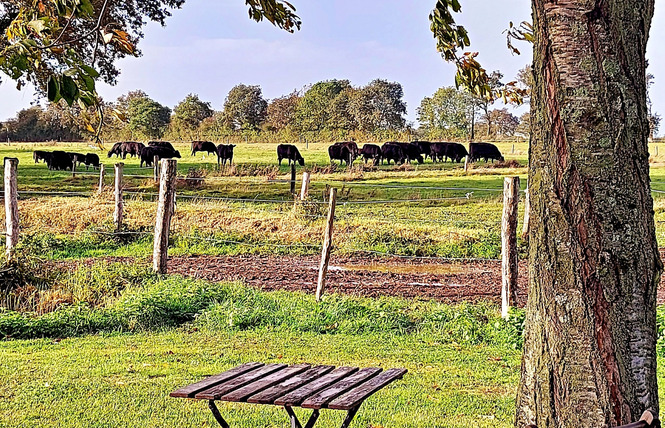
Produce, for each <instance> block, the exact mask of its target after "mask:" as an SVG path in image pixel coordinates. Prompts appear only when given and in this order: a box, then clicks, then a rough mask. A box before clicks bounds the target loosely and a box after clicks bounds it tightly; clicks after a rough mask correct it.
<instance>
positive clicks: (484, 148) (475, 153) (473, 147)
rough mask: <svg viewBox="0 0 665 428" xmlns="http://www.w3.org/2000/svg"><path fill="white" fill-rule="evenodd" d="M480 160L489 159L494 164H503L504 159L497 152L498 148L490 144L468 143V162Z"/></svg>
mask: <svg viewBox="0 0 665 428" xmlns="http://www.w3.org/2000/svg"><path fill="white" fill-rule="evenodd" d="M480 159H485V162H487V161H488V160H489V159H491V160H492V162H494V161H495V160H499V161H501V162H503V161H504V160H505V159H504V158H503V155H502V154H501V152H500V151H499V148H498V147H497V146H495V145H494V144H491V143H469V162H475V161H477V160H480Z"/></svg>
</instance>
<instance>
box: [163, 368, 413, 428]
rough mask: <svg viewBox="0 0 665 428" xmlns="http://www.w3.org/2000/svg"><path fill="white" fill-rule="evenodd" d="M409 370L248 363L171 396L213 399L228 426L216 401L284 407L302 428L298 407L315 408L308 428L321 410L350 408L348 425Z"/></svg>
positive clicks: (211, 405)
mask: <svg viewBox="0 0 665 428" xmlns="http://www.w3.org/2000/svg"><path fill="white" fill-rule="evenodd" d="M406 372H407V370H406V369H390V370H385V371H383V370H382V369H380V368H375V367H369V368H363V369H361V368H358V367H337V368H335V367H334V366H310V365H309V364H295V365H291V366H288V365H286V364H263V363H246V364H242V365H239V366H237V367H234V368H232V369H230V370H227V371H225V372H224V373H220V374H218V375H214V376H210V377H208V378H206V379H204V380H202V381H200V382H197V383H193V384H191V385H187V386H185V387H184V388H180V389H178V390H177V391H173V392H172V393H171V394H170V395H171V397H178V398H193V399H197V400H208V407H209V408H210V410H211V411H212V414H213V416H214V417H215V419H216V420H217V422H218V423H219V424H220V425H221V426H222V427H224V428H229V424H228V423H226V421H225V420H224V418H222V415H221V414H220V413H219V410H218V409H217V406H216V405H215V400H219V401H230V402H238V403H255V404H269V405H276V406H283V407H284V409H285V410H286V412H287V413H288V414H289V417H290V418H291V427H292V428H302V425H301V424H300V421H299V420H298V417H297V416H296V414H295V413H294V412H293V407H302V408H306V409H313V412H312V415H311V416H310V418H309V420H308V421H307V423H306V424H305V428H312V427H313V426H314V424H315V423H316V420H317V419H318V417H319V411H320V409H334V410H346V411H347V415H346V418H345V419H344V423H343V424H342V428H347V427H348V426H349V424H350V423H351V421H352V420H353V418H354V417H355V415H356V413H357V412H358V409H359V408H360V405H361V404H362V403H363V401H365V400H366V399H367V398H368V397H370V396H371V395H372V394H374V393H375V392H377V391H378V390H380V389H381V388H383V387H385V386H386V385H388V384H390V383H391V382H393V381H394V380H396V379H401V378H402V376H404V374H405V373H406Z"/></svg>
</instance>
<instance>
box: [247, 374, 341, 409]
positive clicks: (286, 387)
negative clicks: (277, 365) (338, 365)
mask: <svg viewBox="0 0 665 428" xmlns="http://www.w3.org/2000/svg"><path fill="white" fill-rule="evenodd" d="M334 368H335V367H334V366H316V367H312V368H311V369H309V370H307V371H306V372H303V373H300V374H299V375H297V376H294V377H292V378H289V379H286V380H284V381H283V382H280V383H278V384H277V385H274V386H272V387H270V388H268V389H266V390H264V391H261V392H259V393H258V394H256V395H252V396H251V397H249V398H248V399H247V402H248V403H255V404H272V403H273V401H275V400H276V399H277V398H279V397H281V396H283V395H286V394H288V393H289V392H291V391H293V390H295V389H297V388H300V387H301V386H303V385H305V384H308V383H310V382H313V381H314V380H316V379H318V378H320V377H321V376H323V375H325V374H327V373H329V372H330V371H331V370H332V369H334Z"/></svg>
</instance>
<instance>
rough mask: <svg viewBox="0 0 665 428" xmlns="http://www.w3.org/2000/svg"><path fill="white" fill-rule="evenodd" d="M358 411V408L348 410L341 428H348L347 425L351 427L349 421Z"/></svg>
mask: <svg viewBox="0 0 665 428" xmlns="http://www.w3.org/2000/svg"><path fill="white" fill-rule="evenodd" d="M358 409H360V406H358V407H354V408H353V409H351V410H349V412H348V413H347V414H346V419H344V423H342V428H349V425H351V421H352V420H353V418H354V417H355V416H356V413H358Z"/></svg>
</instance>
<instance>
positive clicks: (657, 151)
mask: <svg viewBox="0 0 665 428" xmlns="http://www.w3.org/2000/svg"><path fill="white" fill-rule="evenodd" d="M656 156H658V144H656Z"/></svg>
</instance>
